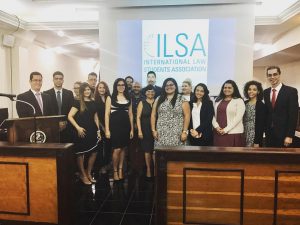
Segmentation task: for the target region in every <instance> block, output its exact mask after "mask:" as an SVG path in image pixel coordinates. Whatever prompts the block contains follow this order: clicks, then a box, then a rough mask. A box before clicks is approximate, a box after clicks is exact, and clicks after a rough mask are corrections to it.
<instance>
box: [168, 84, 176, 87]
mask: <svg viewBox="0 0 300 225" xmlns="http://www.w3.org/2000/svg"><path fill="white" fill-rule="evenodd" d="M173 86H175V84H167V85H166V87H173Z"/></svg>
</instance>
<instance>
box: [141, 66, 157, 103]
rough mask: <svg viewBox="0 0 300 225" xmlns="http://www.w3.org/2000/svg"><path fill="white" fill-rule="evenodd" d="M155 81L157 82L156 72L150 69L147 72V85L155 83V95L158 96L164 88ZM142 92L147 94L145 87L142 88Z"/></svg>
mask: <svg viewBox="0 0 300 225" xmlns="http://www.w3.org/2000/svg"><path fill="white" fill-rule="evenodd" d="M155 83H156V73H155V72H154V71H149V72H148V73H147V85H146V86H148V85H149V84H151V85H153V87H154V91H155V96H154V97H155V98H157V97H158V96H160V95H161V92H162V88H161V87H159V86H156V85H155ZM142 94H143V95H144V96H145V88H143V89H142Z"/></svg>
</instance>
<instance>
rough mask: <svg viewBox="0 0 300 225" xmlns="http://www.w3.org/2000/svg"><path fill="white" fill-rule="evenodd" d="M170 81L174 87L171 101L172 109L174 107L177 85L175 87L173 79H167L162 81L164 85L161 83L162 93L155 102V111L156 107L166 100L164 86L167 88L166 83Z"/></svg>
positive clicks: (175, 83)
mask: <svg viewBox="0 0 300 225" xmlns="http://www.w3.org/2000/svg"><path fill="white" fill-rule="evenodd" d="M169 81H171V82H172V83H173V84H174V85H175V93H174V96H173V98H172V100H171V104H172V106H173V108H174V107H175V104H176V99H177V95H178V85H177V82H176V80H175V79H174V78H171V77H169V78H167V79H165V80H164V83H163V86H162V92H161V95H160V97H159V99H158V101H157V107H156V109H158V107H159V106H160V104H161V103H163V102H164V101H165V100H166V98H167V93H166V86H167V83H168V82H169Z"/></svg>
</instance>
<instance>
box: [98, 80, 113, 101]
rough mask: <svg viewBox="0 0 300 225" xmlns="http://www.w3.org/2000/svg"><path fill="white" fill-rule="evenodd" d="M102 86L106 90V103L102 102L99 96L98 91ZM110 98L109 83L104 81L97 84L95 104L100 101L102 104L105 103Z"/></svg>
mask: <svg viewBox="0 0 300 225" xmlns="http://www.w3.org/2000/svg"><path fill="white" fill-rule="evenodd" d="M100 84H103V86H104V88H105V93H104V102H103V101H102V98H101V96H100V94H99V91H98V88H99V85H100ZM108 96H110V91H109V88H108V85H107V83H106V82H104V81H100V82H99V83H98V84H97V86H96V88H95V102H100V101H101V102H103V103H105V101H106V98H107V97H108Z"/></svg>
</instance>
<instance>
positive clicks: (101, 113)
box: [95, 81, 111, 174]
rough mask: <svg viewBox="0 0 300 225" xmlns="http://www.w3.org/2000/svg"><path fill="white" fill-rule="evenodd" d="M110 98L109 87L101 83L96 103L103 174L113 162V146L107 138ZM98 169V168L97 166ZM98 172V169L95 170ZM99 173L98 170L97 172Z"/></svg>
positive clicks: (97, 90) (96, 95) (100, 164)
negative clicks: (107, 109) (107, 104)
mask: <svg viewBox="0 0 300 225" xmlns="http://www.w3.org/2000/svg"><path fill="white" fill-rule="evenodd" d="M108 96H109V97H110V91H109V88H108V85H107V84H106V83H105V82H104V81H100V82H99V83H98V84H97V86H96V88H95V102H96V107H97V113H98V117H99V122H100V123H99V124H100V131H101V137H102V141H101V144H100V145H101V149H100V152H99V154H98V155H97V163H96V164H98V162H99V166H98V169H99V168H101V169H100V172H101V173H102V174H105V173H106V172H107V169H108V167H109V164H110V161H111V146H110V140H109V139H106V137H105V102H106V99H107V97H108ZM95 167H96V166H95ZM95 170H96V169H95ZM96 171H97V170H96Z"/></svg>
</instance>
